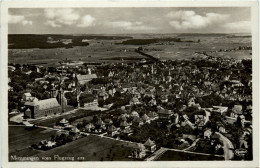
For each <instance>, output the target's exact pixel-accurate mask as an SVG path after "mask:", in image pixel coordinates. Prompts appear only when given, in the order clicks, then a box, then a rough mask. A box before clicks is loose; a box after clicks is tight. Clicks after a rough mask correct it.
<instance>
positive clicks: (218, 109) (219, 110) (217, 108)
mask: <svg viewBox="0 0 260 168" xmlns="http://www.w3.org/2000/svg"><path fill="white" fill-rule="evenodd" d="M227 110H228V107H223V106H213V109H212V111H213V112H217V113H220V114H221V115H223V113H226V112H227Z"/></svg>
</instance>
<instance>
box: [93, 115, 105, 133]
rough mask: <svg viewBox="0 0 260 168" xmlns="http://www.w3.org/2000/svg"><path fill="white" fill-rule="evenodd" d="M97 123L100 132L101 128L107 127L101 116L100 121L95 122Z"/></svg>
mask: <svg viewBox="0 0 260 168" xmlns="http://www.w3.org/2000/svg"><path fill="white" fill-rule="evenodd" d="M95 125H96V129H97V130H98V132H101V130H105V129H106V125H105V123H104V122H103V121H102V119H101V118H99V119H98V121H97V122H96V123H95Z"/></svg>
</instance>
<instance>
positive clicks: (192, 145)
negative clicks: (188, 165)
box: [183, 138, 200, 151]
mask: <svg viewBox="0 0 260 168" xmlns="http://www.w3.org/2000/svg"><path fill="white" fill-rule="evenodd" d="M199 140H200V139H199V138H197V139H196V140H195V141H194V142H193V143H192V144H191V146H189V147H188V148H186V149H183V151H188V150H189V149H191V148H193V147H194V146H196V144H197V142H198V141H199Z"/></svg>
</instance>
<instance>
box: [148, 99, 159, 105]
mask: <svg viewBox="0 0 260 168" xmlns="http://www.w3.org/2000/svg"><path fill="white" fill-rule="evenodd" d="M148 105H149V106H156V105H157V102H156V100H155V99H151V100H150V101H149V102H148Z"/></svg>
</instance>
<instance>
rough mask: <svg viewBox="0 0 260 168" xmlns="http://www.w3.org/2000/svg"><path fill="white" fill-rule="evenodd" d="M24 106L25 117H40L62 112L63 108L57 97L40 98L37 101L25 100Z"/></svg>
mask: <svg viewBox="0 0 260 168" xmlns="http://www.w3.org/2000/svg"><path fill="white" fill-rule="evenodd" d="M24 106H25V109H24V110H25V111H24V117H25V118H39V117H43V116H48V115H53V114H59V113H61V112H62V108H61V106H60V104H59V103H58V101H57V99H56V98H50V99H45V100H39V101H35V102H25V104H24Z"/></svg>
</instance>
